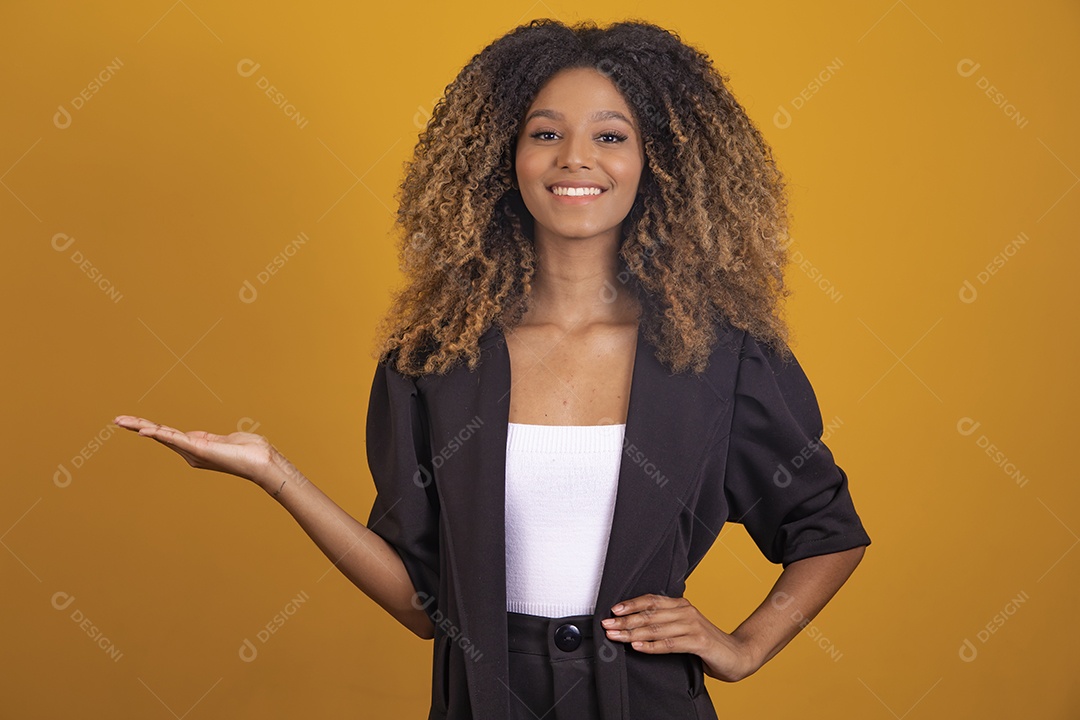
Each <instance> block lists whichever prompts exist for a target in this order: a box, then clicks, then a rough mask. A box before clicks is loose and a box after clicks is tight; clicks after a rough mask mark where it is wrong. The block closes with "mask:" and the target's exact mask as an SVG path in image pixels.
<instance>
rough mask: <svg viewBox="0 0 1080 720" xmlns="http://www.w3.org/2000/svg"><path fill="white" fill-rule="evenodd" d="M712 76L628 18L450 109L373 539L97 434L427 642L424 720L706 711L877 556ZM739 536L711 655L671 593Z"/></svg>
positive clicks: (373, 447) (510, 43)
mask: <svg viewBox="0 0 1080 720" xmlns="http://www.w3.org/2000/svg"><path fill="white" fill-rule="evenodd" d="M724 81H725V78H723V77H722V76H721V75H720V74H719V73H718V72H717V71H716V70H715V69H714V68H713V67H712V64H711V61H710V60H709V59H708V58H707V57H706V56H705V55H704V54H703V53H701V52H699V51H697V50H696V49H693V48H691V47H689V46H687V45H686V44H684V43H683V42H682V41H681V40H680V39H679V38H678V37H677V36H676V35H675V34H674V33H671V32H669V31H666V30H663V29H661V28H658V27H656V26H653V25H650V24H647V23H642V22H625V23H617V24H614V25H611V26H610V27H608V28H606V29H600V28H598V27H596V26H595V25H593V24H590V23H583V24H579V25H577V26H573V27H567V26H565V25H563V24H561V23H558V22H554V21H550V20H537V21H533V22H531V23H529V24H528V25H524V26H521V27H519V28H516V29H515V30H513V31H512V32H510V33H508V34H507V35H505V36H504V37H502V38H500V39H498V40H497V41H495V42H494V43H492V44H491V45H489V46H488V47H487V48H485V49H484V50H483V51H482V52H481V53H479V54H478V55H476V56H475V57H474V58H472V60H471V61H470V62H469V63H468V65H466V67H465V68H464V69H463V70H462V71H461V73H460V74H459V75H458V77H457V79H456V80H455V81H454V82H453V83H451V84H450V85H449V86H448V87H447V91H446V96H445V98H444V99H443V100H442V101H441V102H440V103H439V104H438V105H437V106H436V108H435V110H434V112H433V115H432V117H431V119H430V121H429V123H428V125H427V128H426V129H425V130H424V132H423V133H422V134H421V136H420V139H419V142H418V144H417V146H416V151H415V154H414V157H413V159H412V160H411V162H410V163H409V164H408V165H407V171H406V176H405V179H404V182H403V183H402V187H401V190H402V192H401V196H400V209H399V212H398V221H399V223H400V225H401V226H402V229H403V231H404V232H403V235H404V237H405V238H407V242H405V243H404V245H403V246H402V249H401V257H402V261H403V263H402V268H403V270H404V271H405V273H406V275H407V277H408V283H407V285H406V287H405V288H404V289H403V290H401V291H400V292H399V293H398V294H397V296H396V299H395V303H394V306H393V308H392V310H391V312H390V313H389V314H388V316H387V318H386V320H385V322H384V327H383V328H382V332H381V335H380V337H382V338H384V340H383V342H382V345H381V347H380V349H379V353H378V359H379V362H378V364H377V366H376V372H375V378H374V382H373V384H372V392H371V399H370V403H369V409H368V426H367V441H368V462H369V465H370V468H371V471H372V476H373V478H374V481H375V484H376V487H377V489H378V496H377V498H376V500H375V503H374V506H373V508H372V511H371V513H370V517H369V519H368V522H367V525H366V526H365V525H363V524H361V523H359V522H358V521H356V520H355V519H353V518H352V517H350V516H349V515H347V514H346V513H345V512H344V511H343V510H341V509H340V508H339V507H338V506H337V505H335V504H334V503H333V502H332V501H331V500H329V498H327V497H326V496H325V495H323V494H322V493H321V492H320V491H319V490H318V489H317V488H316V487H315V485H314V483H312V482H310V481H309V480H308V479H307V478H306V477H305V476H304V475H303V474H301V473H300V472H299V471H298V470H297V469H296V468H295V467H294V466H292V464H291V463H289V462H288V460H287V459H285V458H284V457H283V456H282V455H281V454H280V453H279V452H277V450H276V449H275V448H273V447H272V446H271V445H270V444H269V443H268V442H267V441H266V440H265V439H264V438H262V437H260V436H257V435H252V434H249V433H233V434H231V435H228V436H220V435H212V434H209V433H204V432H190V433H181V432H179V431H178V430H176V429H174V428H170V427H166V426H162V425H158V424H155V423H152V422H150V421H148V420H144V419H141V418H133V417H129V416H120V417H118V418H117V419H116V422H117V423H118V424H120V425H122V426H124V427H127V428H129V429H132V430H138V432H139V434H140V435H146V436H149V437H152V438H154V439H156V440H158V441H159V442H162V443H164V444H165V445H167V446H169V447H171V448H172V449H174V450H175V451H176V452H178V453H180V454H181V455H182V456H184V457H185V459H187V460H188V462H189V463H190V464H191V465H193V466H195V467H200V468H207V469H213V470H218V471H222V472H227V473H231V474H234V475H238V476H240V477H244V478H247V479H249V480H252V481H253V482H256V483H257V484H258V485H260V486H261V487H262V488H264V489H265V490H266V491H267V492H268V493H270V494H271V495H272V496H273V497H275V498H276V499H277V500H278V502H280V503H281V504H282V505H283V506H284V507H285V508H286V509H287V510H288V511H289V512H290V513H291V514H292V515H293V517H294V518H296V520H297V521H298V522H299V523H300V524H301V526H303V527H304V529H305V530H306V531H307V532H308V534H309V535H310V536H311V537H312V538H313V539H314V540H315V542H316V543H317V544H318V545H319V547H320V548H322V550H323V551H324V552H325V553H326V554H327V556H328V557H330V558H331V559H332V560H333V561H334V562H335V564H336V565H337V566H338V568H339V569H340V570H341V571H342V572H343V573H344V574H345V575H346V576H347V577H348V578H349V579H350V580H351V581H352V582H354V583H355V584H356V585H357V586H358V587H359V588H360V589H361V590H363V591H364V592H365V593H366V594H368V595H369V596H370V597H371V598H373V599H374V600H375V601H376V602H378V603H379V604H380V605H381V606H382V607H383V608H385V609H386V610H387V611H388V612H389V613H390V614H391V615H393V616H394V617H395V618H396V619H397V620H398V621H399V622H401V623H402V624H403V625H405V626H406V627H408V628H409V629H410V630H412V631H413V632H414V633H416V634H417V635H419V636H420V637H424V638H434V640H435V642H434V647H433V665H432V674H433V680H432V706H431V711H430V715H429V717H432V718H436V717H438V718H444V717H445V718H458V719H464V718H470V717H474V718H491V719H492V720H494V719H496V718H507V717H511V718H517V717H521V718H525V717H554V718H558V719H559V720H566V719H567V718H601V717H602V718H605V720H614V719H615V718H651V719H655V718H702V717H710V718H715V717H716V713H715V711H714V709H713V707H712V703H711V701H710V698H709V694H708V692H706V690H705V687H704V675H706V674H707V675H709V676H710V677H714V678H717V679H720V680H724V681H728V682H733V681H737V680H740V679H742V678H745V677H747V676H748V675H750V674H752V673H754V672H755V671H756V670H758V669H759V668H760V667H761V666H762V665H763V664H764V663H765V662H766V661H767V660H769V659H770V658H771V657H772V656H773V655H775V654H776V653H777V652H779V650H780V649H781V648H782V647H783V646H784V645H786V644H787V642H788V641H790V640H791V638H792V637H794V636H795V635H796V634H797V633H798V631H799V629H800V628H801V627H802V626H803V625H804V624H805V622H806V621H807V620H808V619H811V618H813V617H814V616H815V615H816V614H817V613H818V612H819V611H820V610H821V608H822V607H823V606H824V605H825V603H827V602H828V600H829V599H830V598H831V597H832V596H833V595H834V594H835V593H836V591H837V590H838V589H839V588H840V587H841V586H842V585H843V583H844V582H845V581H846V579H847V578H848V577H849V575H850V574H851V572H852V571H853V570H854V568H855V566H856V565H857V564H858V562H859V561H860V559H861V557H862V554H863V551H864V547H865V546H866V545H868V544H870V538H869V536H868V535H867V534H866V532H865V530H864V528H863V527H862V524H861V522H860V520H859V517H858V515H857V514H856V512H855V509H854V506H853V504H852V500H851V496H850V494H849V492H848V487H847V477H846V475H845V474H844V472H843V471H842V470H841V469H840V468H839V467H838V466H837V465H836V464H835V463H834V462H833V458H832V455H831V453H830V452H829V450H828V448H826V447H825V445H824V444H823V443H822V442H821V441H820V435H821V432H822V424H821V416H820V412H819V410H818V406H817V402H816V399H815V397H814V393H813V390H812V388H811V386H810V383H809V382H808V380H807V379H806V377H805V375H804V374H803V373H802V370H801V368H800V367H799V365H798V363H797V362H796V361H795V358H794V356H793V355H792V354H791V352H790V350H789V349H788V348H787V345H786V329H785V324H784V322H783V320H782V319H781V316H780V300H781V299H782V298H783V296H784V295H786V294H787V289H786V287H785V285H784V282H783V266H784V262H785V260H786V255H785V247H786V242H787V219H786V202H785V197H784V189H783V181H782V177H781V174H780V173H779V171H778V170H777V169H776V167H775V164H774V162H773V160H772V157H771V152H770V150H769V147H768V145H767V144H766V143H765V141H764V140H763V139H762V137H761V136H760V134H759V133H758V131H757V130H756V129H755V128H754V126H753V125H752V123H751V122H750V120H749V119H748V118H747V116H746V113H745V111H744V110H743V108H742V107H741V106H740V105H739V103H738V102H737V101H736V100H735V99H734V97H733V96H732V95H731V93H730V92H729V90H728V89H727V87H726V86H725V84H724ZM511 376H512V377H513V382H512V383H511ZM511 385H512V388H513V392H512V393H511ZM729 518H730V519H732V520H734V521H736V522H739V523H742V524H743V525H744V526H745V527H746V528H747V530H748V532H749V533H750V535H751V537H752V538H753V539H754V541H755V542H756V544H757V545H758V547H759V548H760V549H761V551H762V553H763V554H764V555H765V557H767V558H768V559H769V560H770V561H772V562H774V563H781V564H782V565H783V567H784V570H783V573H782V574H781V575H780V578H779V579H778V581H777V582H776V584H775V586H774V587H773V588H772V590H771V591H770V594H769V596H768V597H767V598H766V599H765V601H763V602H762V604H761V605H760V606H759V607H758V608H757V609H756V610H755V611H754V613H753V614H752V615H750V617H749V618H747V620H746V621H745V622H743V623H742V624H740V625H739V627H738V628H736V629H735V630H734V631H732V632H731V633H726V632H724V631H722V630H720V629H719V628H718V627H716V626H715V625H714V624H713V623H711V622H710V621H709V620H708V619H707V618H705V617H704V616H703V615H702V614H701V613H700V612H699V611H698V610H697V608H695V607H694V605H693V604H692V603H691V602H690V601H689V600H688V599H687V598H685V597H683V596H682V595H683V589H684V588H685V581H686V578H687V577H688V576H689V574H690V572H691V571H692V570H693V568H694V567H696V565H697V564H698V562H700V560H701V559H702V557H703V556H704V555H705V553H706V551H707V550H708V549H709V547H710V546H711V545H712V543H713V541H714V540H715V538H716V536H717V534H718V533H719V531H720V528H721V527H722V526H723V524H724V522H725V521H727V520H728V519H729ZM369 528H370V529H371V530H372V531H373V532H370V533H369V532H366V530H367V529H369ZM356 545H361V546H362V548H361V549H356V547H355V546H356Z"/></svg>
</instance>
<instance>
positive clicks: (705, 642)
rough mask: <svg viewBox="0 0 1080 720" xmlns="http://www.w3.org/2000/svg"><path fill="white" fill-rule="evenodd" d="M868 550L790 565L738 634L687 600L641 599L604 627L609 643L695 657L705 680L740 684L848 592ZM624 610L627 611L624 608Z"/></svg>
mask: <svg viewBox="0 0 1080 720" xmlns="http://www.w3.org/2000/svg"><path fill="white" fill-rule="evenodd" d="M865 550H866V548H865V546H860V547H855V548H851V549H850V550H843V551H841V552H835V553H828V554H826V555H815V556H813V557H808V558H803V559H802V560H796V561H794V562H792V563H790V564H789V565H788V566H787V567H786V568H784V571H783V572H782V573H781V574H780V577H779V578H778V579H777V581H776V583H775V584H774V585H773V587H772V590H770V591H769V595H768V597H766V598H765V600H764V601H762V603H761V605H759V606H758V608H757V609H756V610H754V612H753V613H751V615H750V617H748V618H746V620H744V621H743V622H742V623H741V624H740V625H739V627H737V628H735V630H734V632H732V633H730V634H728V633H725V632H724V631H722V630H720V628H718V627H716V626H715V625H713V624H712V623H711V622H710V621H709V620H708V619H707V618H706V617H705V616H704V615H702V614H701V613H700V612H699V611H698V609H697V608H695V607H694V606H693V605H691V604H690V601H689V600H687V599H686V598H681V597H680V598H671V597H665V596H662V595H640V596H638V597H636V598H633V599H631V600H625V601H623V602H622V603H619V604H617V605H616V606H615V608H619V609H618V610H616V609H615V608H612V612H613V613H614V614H615V615H616V616H617V617H615V618H608V619H607V620H604V621H603V625H604V627H605V629H606V630H607V635H608V638H609V639H611V640H617V641H622V642H629V643H631V644H632V647H633V648H634V649H635V650H638V651H640V652H648V653H671V652H691V653H694V654H695V655H699V656H700V657H701V659H702V662H703V664H704V670H705V674H706V675H708V676H710V677H714V678H717V679H718V680H724V681H726V682H735V681H738V680H742V679H743V678H745V677H748V676H750V675H752V674H754V673H755V672H757V671H758V669H760V668H761V666H762V665H764V664H765V663H766V662H768V661H769V660H770V659H771V658H772V657H773V656H774V655H776V653H778V652H780V650H781V649H783V647H784V646H785V645H787V644H788V643H789V642H790V641H791V639H792V638H793V637H795V636H796V635H798V634H799V631H800V630H801V629H802V628H804V627H806V625H807V623H809V622H810V621H811V620H812V619H813V618H814V617H815V616H816V615H817V614H818V613H819V612H821V609H822V608H823V607H825V604H826V603H828V602H829V600H830V599H832V597H833V595H835V594H836V592H837V591H838V590H839V589H840V588H841V587H842V586H843V584H844V583H845V582H846V581H847V579H848V577H850V576H851V573H852V572H854V570H855V567H856V566H857V565H858V564H859V561H861V560H862V557H863V553H864V552H865ZM620 605H621V606H622V607H621V608H620Z"/></svg>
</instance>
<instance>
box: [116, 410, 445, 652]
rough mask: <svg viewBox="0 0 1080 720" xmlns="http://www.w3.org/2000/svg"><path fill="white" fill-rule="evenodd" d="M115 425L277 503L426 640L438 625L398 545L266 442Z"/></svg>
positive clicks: (140, 421) (132, 422)
mask: <svg viewBox="0 0 1080 720" xmlns="http://www.w3.org/2000/svg"><path fill="white" fill-rule="evenodd" d="M115 422H116V424H117V425H120V426H121V427H124V428H126V429H128V430H132V431H137V432H138V434H139V435H141V436H146V437H152V438H154V439H155V440H157V441H158V442H160V443H162V444H163V445H166V446H168V447H169V448H171V449H172V450H174V451H176V452H177V453H178V454H180V455H181V456H182V457H183V458H184V459H185V460H187V462H188V464H189V465H191V466H192V467H196V468H203V469H207V470H215V471H217V472H223V473H227V474H230V475H236V476H238V477H242V478H246V479H248V480H250V481H252V482H254V483H255V484H256V485H258V486H259V487H261V488H262V489H263V490H265V491H266V492H267V494H269V495H270V496H271V497H274V498H275V499H276V500H277V501H278V502H279V503H280V504H281V505H282V506H283V507H284V508H285V509H286V510H288V511H289V513H290V514H291V515H292V516H293V518H295V520H296V521H297V522H298V523H299V524H300V527H302V528H303V529H304V531H305V532H306V533H307V534H308V535H309V536H310V537H311V539H312V540H314V541H315V544H316V545H318V546H319V549H321V550H322V551H323V553H325V555H326V556H327V557H328V558H330V561H331V562H333V563H334V566H335V567H337V569H338V570H340V571H341V572H342V574H343V575H345V577H347V578H348V579H349V581H350V582H352V583H353V584H354V585H356V587H358V588H360V589H361V590H362V591H363V592H364V594H366V595H367V596H368V597H370V598H371V599H372V600H374V601H375V602H376V603H378V604H379V605H380V606H381V607H382V608H383V609H384V610H386V611H387V612H388V613H390V614H391V615H392V616H393V617H394V618H395V619H396V620H397V621H398V622H400V623H401V624H402V625H404V626H405V627H407V628H408V629H409V630H412V631H413V632H414V633H415V634H416V635H418V636H419V637H421V638H424V639H429V638H431V637H433V636H434V626H433V625H432V623H431V619H430V618H429V617H428V615H427V613H426V612H425V611H424V609H423V608H422V607H417V605H416V603H415V602H414V599H415V597H416V590H415V588H414V587H413V583H412V580H411V579H410V578H409V574H408V573H407V572H406V570H405V565H404V563H402V561H401V557H400V556H399V555H398V553H397V551H396V550H395V549H394V547H393V546H392V545H390V544H389V543H387V542H386V541H385V540H384V539H383V538H382V537H380V536H379V535H378V534H376V533H374V532H372V531H371V530H369V529H368V528H367V527H366V526H365V525H364V524H363V523H361V522H359V521H358V520H356V519H355V518H353V517H352V516H351V515H349V514H348V513H347V512H345V511H344V510H343V509H341V507H339V506H338V504H337V503H335V502H334V501H333V500H331V499H330V498H329V497H327V496H326V495H325V494H324V493H323V492H322V491H321V490H319V489H318V488H317V487H316V486H315V483H313V482H311V481H310V480H308V478H306V477H305V476H304V475H303V473H301V472H300V471H299V470H298V469H297V468H296V466H294V465H293V464H292V463H291V462H289V460H288V459H287V458H286V457H285V456H284V455H282V454H281V453H280V452H278V451H277V449H276V448H275V447H274V446H273V445H271V444H270V442H269V441H268V440H267V439H266V438H264V437H263V436H261V435H255V434H252V433H240V432H237V433H232V434H230V435H214V434H212V433H207V432H202V431H192V432H189V433H182V432H180V431H179V430H177V429H176V428H172V427H169V426H167V425H159V424H157V423H153V422H151V421H149V420H146V419H145V418H140V417H133V416H130V415H120V416H118V417H117V418H116V419H115Z"/></svg>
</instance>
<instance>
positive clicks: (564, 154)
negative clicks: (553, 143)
mask: <svg viewBox="0 0 1080 720" xmlns="http://www.w3.org/2000/svg"><path fill="white" fill-rule="evenodd" d="M592 152H593V146H592V142H591V141H590V138H589V136H588V134H587V133H578V132H571V133H567V135H566V140H565V141H564V142H563V143H562V145H561V146H560V147H559V156H558V163H559V167H561V168H577V167H585V168H588V167H590V166H592V164H593V155H592Z"/></svg>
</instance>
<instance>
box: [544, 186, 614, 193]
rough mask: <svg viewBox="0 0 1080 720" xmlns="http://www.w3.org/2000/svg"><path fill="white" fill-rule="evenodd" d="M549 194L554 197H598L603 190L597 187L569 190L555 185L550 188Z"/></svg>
mask: <svg viewBox="0 0 1080 720" xmlns="http://www.w3.org/2000/svg"><path fill="white" fill-rule="evenodd" d="M551 192H553V193H555V194H556V195H599V194H600V193H602V192H603V190H601V189H600V188H597V187H584V188H569V187H561V186H559V185H555V186H554V187H552V188H551Z"/></svg>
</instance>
